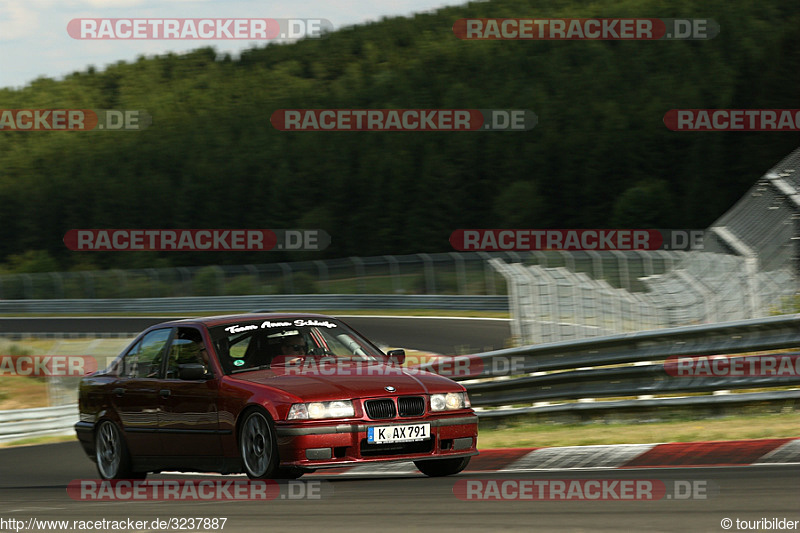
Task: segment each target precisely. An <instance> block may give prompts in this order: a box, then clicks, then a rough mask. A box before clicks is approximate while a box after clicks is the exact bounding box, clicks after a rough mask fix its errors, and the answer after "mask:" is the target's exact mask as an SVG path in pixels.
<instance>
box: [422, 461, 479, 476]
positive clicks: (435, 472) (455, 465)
mask: <svg viewBox="0 0 800 533" xmlns="http://www.w3.org/2000/svg"><path fill="white" fill-rule="evenodd" d="M470 459H472V457H456V458H454V459H432V460H428V461H414V466H416V467H417V468H418V469H419V471H420V472H422V473H423V474H425V475H426V476H428V477H442V476H452V475H453V474H458V473H459V472H461V471H462V470H464V469H465V468H466V467H467V465H468V464H469V460H470Z"/></svg>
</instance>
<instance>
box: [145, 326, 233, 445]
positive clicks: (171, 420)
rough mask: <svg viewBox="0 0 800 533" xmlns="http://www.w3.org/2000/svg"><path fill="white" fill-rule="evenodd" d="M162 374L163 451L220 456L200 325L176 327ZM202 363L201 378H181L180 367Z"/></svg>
mask: <svg viewBox="0 0 800 533" xmlns="http://www.w3.org/2000/svg"><path fill="white" fill-rule="evenodd" d="M167 353H168V355H167V368H166V375H165V378H164V379H163V380H162V381H160V382H159V391H158V395H159V398H158V400H159V406H160V408H159V422H158V427H159V432H160V433H161V441H162V446H163V453H164V455H167V456H170V457H191V456H194V457H196V456H220V455H221V454H222V441H221V438H220V434H219V413H218V410H217V395H218V391H217V388H218V386H219V376H215V375H214V373H213V369H212V367H211V366H210V365H209V361H208V349H207V347H206V345H205V342H204V341H203V338H202V334H201V333H200V330H199V329H196V328H194V327H181V328H178V330H177V334H176V335H175V338H174V339H173V340H172V342H171V344H170V347H169V349H168V351H167ZM185 364H202V365H204V366H205V369H206V376H205V377H203V378H202V379H182V378H181V375H180V367H181V365H185Z"/></svg>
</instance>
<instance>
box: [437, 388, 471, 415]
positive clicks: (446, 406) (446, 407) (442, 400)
mask: <svg viewBox="0 0 800 533" xmlns="http://www.w3.org/2000/svg"><path fill="white" fill-rule="evenodd" d="M469 406H470V403H469V398H468V397H467V393H466V392H448V393H447V394H431V411H452V410H454V409H465V408H467V407H469Z"/></svg>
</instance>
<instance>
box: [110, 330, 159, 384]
mask: <svg viewBox="0 0 800 533" xmlns="http://www.w3.org/2000/svg"><path fill="white" fill-rule="evenodd" d="M171 333H172V330H171V329H169V328H168V329H157V330H155V331H151V332H150V333H148V334H147V335H145V337H144V338H143V339H142V340H140V341H139V342H137V343H136V345H135V346H134V347H133V348H131V350H130V351H129V352H128V353H127V354H126V355H125V357H124V358H123V360H122V372H121V373H120V377H123V378H157V377H158V375H159V372H160V371H161V361H162V354H163V352H164V345H166V343H167V340H169V336H170V334H171Z"/></svg>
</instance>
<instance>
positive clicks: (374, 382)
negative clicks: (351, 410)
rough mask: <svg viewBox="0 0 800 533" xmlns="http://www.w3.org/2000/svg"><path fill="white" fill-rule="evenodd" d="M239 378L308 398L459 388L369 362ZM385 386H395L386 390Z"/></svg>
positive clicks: (439, 379)
mask: <svg viewBox="0 0 800 533" xmlns="http://www.w3.org/2000/svg"><path fill="white" fill-rule="evenodd" d="M231 377H233V378H235V379H237V380H241V381H247V382H250V383H257V384H260V385H266V386H268V387H271V388H275V389H280V390H282V391H284V392H287V393H289V394H293V395H296V396H298V397H300V398H303V399H305V400H326V399H342V398H369V397H374V396H387V395H388V394H391V395H401V396H405V395H410V394H430V393H432V392H443V391H453V390H456V389H458V388H459V387H458V386H457V385H456V384H455V383H453V382H452V381H451V380H449V379H447V378H445V377H442V376H439V375H436V374H432V373H429V372H422V371H417V370H414V371H407V370H402V369H400V368H397V367H394V366H389V365H384V364H370V365H363V366H360V365H359V366H355V365H354V366H341V365H339V366H337V367H336V368H333V367H331V368H326V367H324V366H321V367H317V368H315V369H314V370H313V371H303V370H299V369H293V370H291V371H285V370H284V369H269V370H257V371H253V372H243V373H241V374H236V375H234V376H231ZM386 387H394V389H395V390H394V391H387V390H386Z"/></svg>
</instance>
